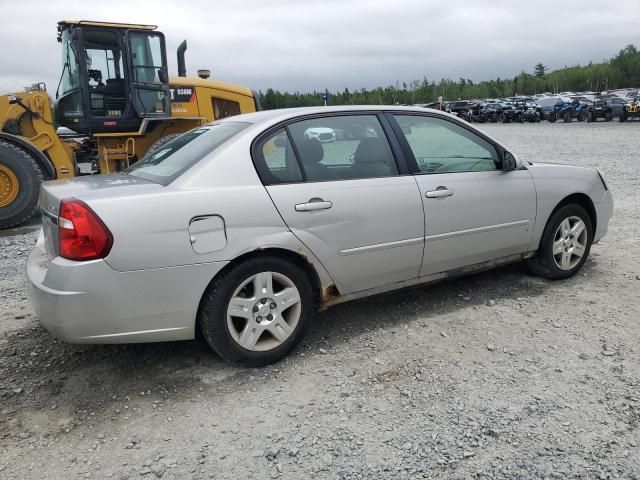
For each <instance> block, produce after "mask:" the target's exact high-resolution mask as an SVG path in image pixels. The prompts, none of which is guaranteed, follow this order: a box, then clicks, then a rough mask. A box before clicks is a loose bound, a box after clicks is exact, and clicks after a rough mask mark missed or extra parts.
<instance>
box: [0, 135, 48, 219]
mask: <svg viewBox="0 0 640 480" xmlns="http://www.w3.org/2000/svg"><path fill="white" fill-rule="evenodd" d="M43 181H44V175H43V173H42V170H41V169H40V167H39V166H38V164H37V163H36V161H35V159H34V158H33V157H32V156H31V155H29V153H27V152H26V151H24V150H23V149H21V148H20V147H18V146H16V145H14V144H13V143H11V142H8V141H6V140H0V230H4V229H6V228H11V227H15V226H17V225H20V224H21V223H24V222H26V221H27V220H29V218H31V217H32V216H33V214H34V213H36V210H37V208H38V194H39V193H40V184H41V183H42V182H43Z"/></svg>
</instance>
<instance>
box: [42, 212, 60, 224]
mask: <svg viewBox="0 0 640 480" xmlns="http://www.w3.org/2000/svg"><path fill="white" fill-rule="evenodd" d="M40 212H41V213H42V215H44V216H45V217H47V218H48V219H49V220H51V221H52V222H53V223H54V224H55V225H57V224H58V216H57V215H56V214H55V213H53V212H50V211H49V210H47V209H46V208H41V209H40Z"/></svg>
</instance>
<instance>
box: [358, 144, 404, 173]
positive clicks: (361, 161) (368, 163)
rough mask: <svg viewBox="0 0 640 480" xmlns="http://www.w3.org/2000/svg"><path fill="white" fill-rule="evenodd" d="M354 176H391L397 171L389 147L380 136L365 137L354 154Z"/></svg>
mask: <svg viewBox="0 0 640 480" xmlns="http://www.w3.org/2000/svg"><path fill="white" fill-rule="evenodd" d="M352 172H353V174H354V175H353V176H354V177H356V178H366V177H389V176H391V175H393V174H395V173H396V169H395V165H394V163H393V159H392V157H391V155H390V153H389V149H388V147H387V146H386V145H385V144H384V143H383V142H382V140H380V138H378V137H370V138H364V139H362V140H361V141H360V144H358V148H356V151H355V153H354V155H353V167H352Z"/></svg>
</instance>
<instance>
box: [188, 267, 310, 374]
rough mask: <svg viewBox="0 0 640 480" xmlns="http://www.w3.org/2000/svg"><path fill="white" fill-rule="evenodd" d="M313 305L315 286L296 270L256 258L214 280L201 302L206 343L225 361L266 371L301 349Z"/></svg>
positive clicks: (200, 320)
mask: <svg viewBox="0 0 640 480" xmlns="http://www.w3.org/2000/svg"><path fill="white" fill-rule="evenodd" d="M265 279H267V281H264V280H265ZM268 279H270V280H268ZM260 285H262V286H260ZM263 287H264V288H263ZM285 289H288V290H287V292H288V293H283V292H285ZM286 299H288V300H286ZM296 299H297V301H295V303H294V300H296ZM313 299H314V296H313V289H312V287H311V283H310V281H309V279H308V277H307V275H306V274H305V272H303V271H302V270H301V269H300V268H298V267H297V266H296V265H294V264H292V263H291V262H288V261H287V260H284V259H282V258H279V257H256V258H252V259H250V260H247V261H246V262H244V263H241V264H239V265H237V266H236V267H234V268H232V269H231V270H229V271H228V272H226V273H223V274H222V275H220V276H219V277H218V278H216V279H215V281H214V282H213V283H212V284H211V285H210V286H209V288H208V289H207V291H206V292H205V294H204V296H203V298H202V301H201V303H200V310H199V312H198V320H199V324H200V328H201V330H202V335H203V337H204V338H205V340H206V341H207V343H208V344H209V345H210V346H211V348H212V349H213V350H214V351H215V352H216V353H217V354H218V355H220V356H221V357H222V358H224V359H225V360H227V361H230V362H234V363H238V364H241V365H245V366H248V367H262V366H265V365H269V364H271V363H275V362H277V361H279V360H281V359H282V358H283V357H285V356H286V355H287V354H288V353H289V352H291V350H293V349H294V348H295V347H296V345H298V343H300V341H301V340H302V338H303V336H304V333H305V331H306V329H307V327H308V326H309V323H310V322H311V319H312V318H313V314H314V300H313ZM263 300H266V301H263ZM285 305H288V306H285ZM263 309H264V310H265V312H262V310H263ZM234 313H235V315H234Z"/></svg>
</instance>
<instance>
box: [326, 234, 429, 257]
mask: <svg viewBox="0 0 640 480" xmlns="http://www.w3.org/2000/svg"><path fill="white" fill-rule="evenodd" d="M423 241H424V239H423V238H422V237H418V238H409V239H407V240H396V241H395V242H387V243H378V244H375V245H365V246H364V247H354V248H345V249H344V250H340V252H338V253H340V255H343V256H347V255H358V254H360V253H369V252H377V251H378V250H386V249H388V248H398V247H408V246H409V245H418V244H419V243H422V242H423Z"/></svg>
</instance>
